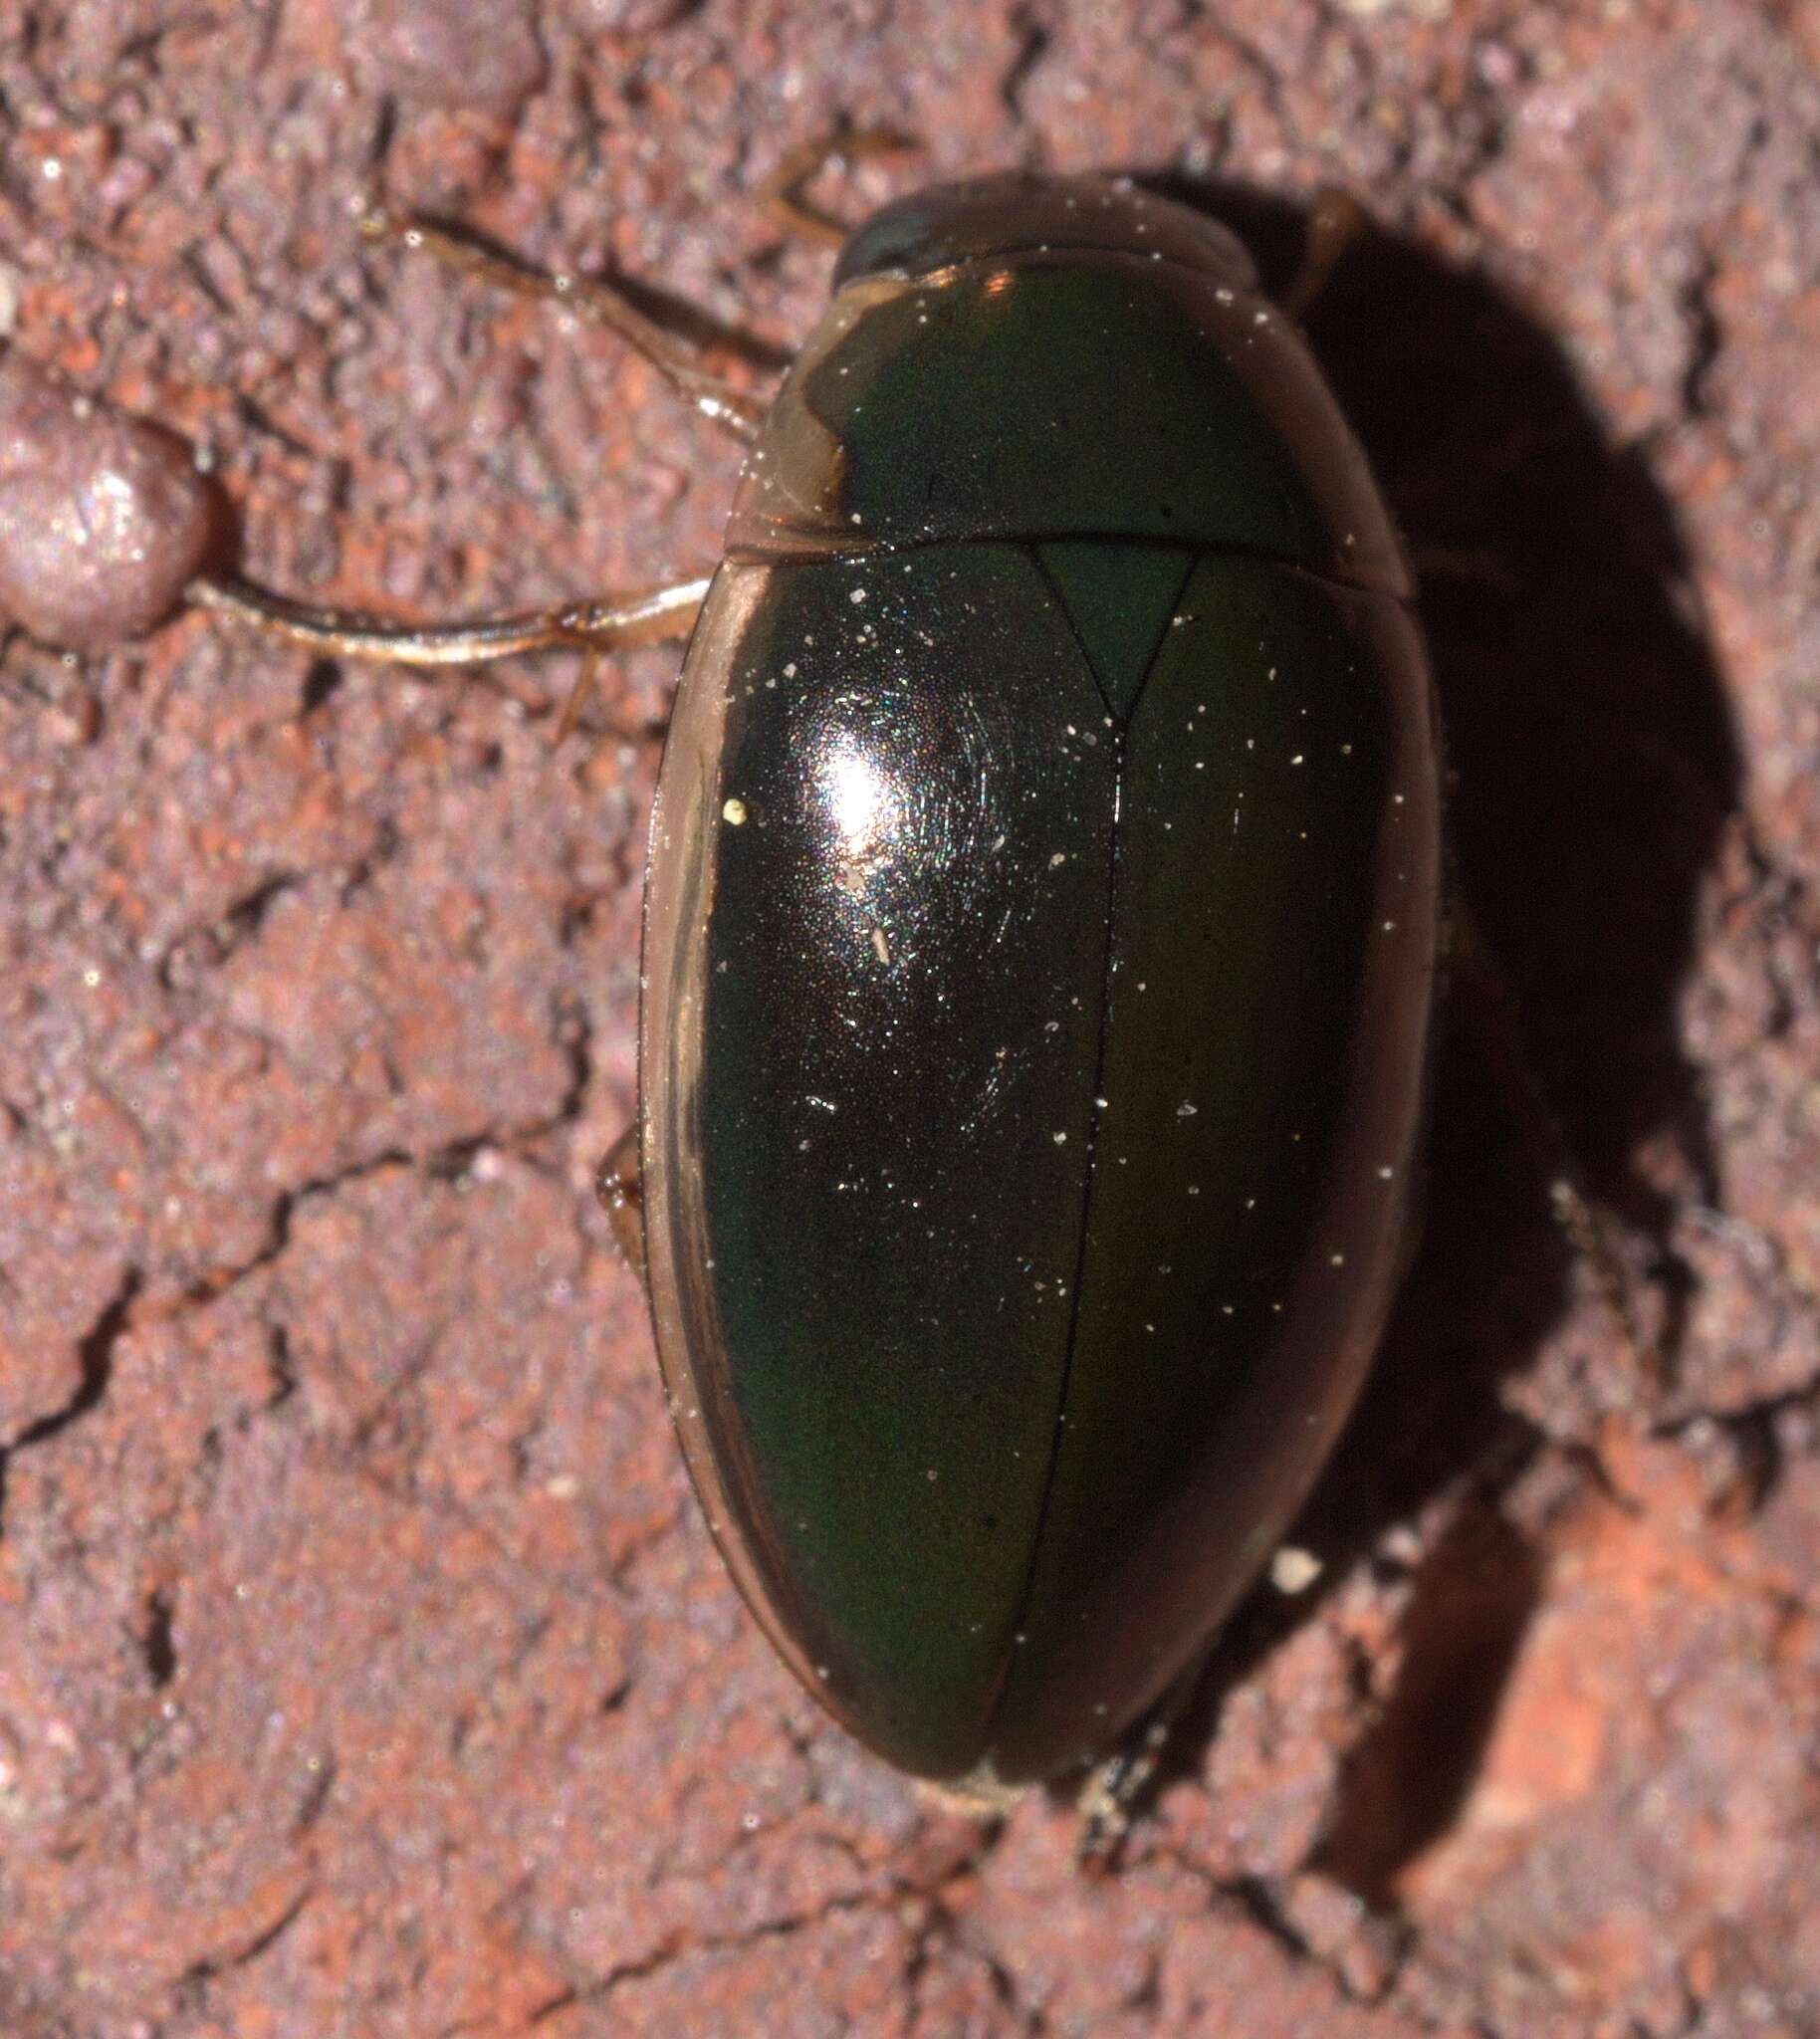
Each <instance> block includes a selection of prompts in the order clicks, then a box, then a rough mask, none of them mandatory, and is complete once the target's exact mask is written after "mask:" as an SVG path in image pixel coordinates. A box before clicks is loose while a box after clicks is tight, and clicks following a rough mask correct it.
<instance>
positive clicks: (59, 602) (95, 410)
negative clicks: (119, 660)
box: [0, 350, 215, 651]
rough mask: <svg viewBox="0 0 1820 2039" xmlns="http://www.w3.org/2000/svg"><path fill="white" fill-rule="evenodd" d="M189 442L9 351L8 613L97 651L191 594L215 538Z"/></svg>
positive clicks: (4, 442) (4, 559) (4, 481)
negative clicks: (187, 587)
mask: <svg viewBox="0 0 1820 2039" xmlns="http://www.w3.org/2000/svg"><path fill="white" fill-rule="evenodd" d="M214 524H215V520H214V512H213V502H212V499H211V496H210V492H209V486H208V484H207V483H206V482H205V481H204V480H203V479H202V477H201V476H200V475H199V474H197V472H196V470H195V466H194V464H193V463H192V461H191V459H190V453H189V449H188V447H186V446H185V445H184V444H183V442H182V440H180V439H177V438H174V437H173V436H172V435H171V434H170V433H168V432H164V431H160V430H159V429H158V428H157V427H156V426H155V425H148V424H144V423H142V422H141V421H140V420H138V419H136V418H130V417H126V416H123V415H122V414H121V413H120V412H118V411H112V410H109V409H108V408H107V407H106V405H103V404H92V403H90V402H89V401H88V400H87V399H86V398H84V397H83V396H81V395H80V394H79V393H78V392H77V391H76V390H74V389H72V388H71V387H70V386H69V384H68V383H66V382H64V381H62V380H61V379H60V378H59V377H58V376H55V375H53V374H51V373H50V372H49V371H48V370H46V369H44V368H42V367H40V366H39V365H38V364H37V362H35V361H33V360H31V359H29V358H28V357H27V356H26V355H24V354H22V353H19V352H18V351H17V350H8V351H6V352H5V353H4V354H0V619H4V620H6V621H10V622H13V623H16V624H18V625H19V626H20V627H21V628H22V629H24V630H27V631H29V632H30V633H31V635H32V636H34V637H36V638H39V639H40V640H41V641H42V642H44V643H46V644H54V645H58V646H60V647H62V648H63V649H65V650H69V651H100V650H105V649H106V648H107V647H109V646H110V645H114V644H120V643H124V642H126V641H127V640H129V639H131V638H133V637H138V636H141V635H143V633H144V632H145V631H147V630H149V629H150V628H151V627H152V626H153V625H154V624H155V623H159V622H162V621H163V619H164V618H165V617H166V616H167V615H169V614H170V612H171V610H172V609H174V608H175V607H176V606H177V604H178V602H179V601H180V600H181V599H182V595H183V588H184V584H185V582H187V581H188V579H189V577H190V575H191V574H192V573H194V572H195V570H196V568H197V567H198V566H200V565H201V564H202V561H203V558H204V556H205V555H206V554H207V552H208V550H209V545H210V541H211V539H212V537H213V534H214Z"/></svg>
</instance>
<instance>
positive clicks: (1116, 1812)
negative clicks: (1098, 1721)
mask: <svg viewBox="0 0 1820 2039" xmlns="http://www.w3.org/2000/svg"><path fill="white" fill-rule="evenodd" d="M1206 1669H1207V1657H1206V1655H1205V1654H1204V1655H1202V1656H1200V1657H1197V1658H1196V1659H1195V1661H1194V1662H1193V1663H1192V1664H1191V1665H1190V1666H1189V1667H1188V1669H1187V1670H1186V1671H1185V1672H1183V1673H1182V1675H1181V1676H1180V1677H1179V1678H1178V1679H1177V1680H1176V1682H1175V1684H1174V1685H1172V1686H1171V1687H1169V1689H1168V1690H1167V1691H1166V1692H1165V1693H1164V1695H1163V1697H1162V1698H1161V1699H1159V1700H1158V1701H1157V1702H1156V1704H1155V1705H1154V1706H1152V1707H1151V1709H1150V1711H1149V1712H1148V1713H1146V1714H1145V1715H1144V1716H1143V1718H1142V1719H1141V1720H1139V1721H1138V1723H1137V1725H1136V1726H1135V1727H1134V1728H1133V1729H1132V1730H1131V1732H1130V1734H1129V1735H1128V1736H1127V1737H1126V1740H1125V1744H1124V1746H1123V1747H1122V1748H1120V1749H1117V1750H1116V1751H1115V1752H1114V1753H1113V1754H1111V1755H1109V1756H1108V1757H1106V1759H1105V1760H1104V1761H1103V1762H1100V1763H1096V1764H1095V1765H1094V1766H1093V1768H1092V1769H1091V1770H1090V1771H1089V1772H1088V1773H1087V1779H1086V1782H1085V1783H1084V1784H1083V1785H1082V1786H1081V1789H1080V1796H1079V1797H1078V1799H1077V1800H1076V1801H1075V1804H1076V1808H1077V1810H1078V1811H1079V1814H1080V1832H1079V1834H1078V1836H1077V1837H1076V1839H1075V1843H1074V1859H1075V1861H1076V1862H1077V1863H1078V1864H1079V1865H1080V1866H1081V1867H1082V1868H1083V1869H1104V1868H1107V1867H1109V1866H1110V1864H1111V1862H1112V1860H1113V1858H1114V1857H1115V1856H1116V1855H1117V1853H1118V1849H1119V1844H1120V1842H1122V1841H1123V1840H1124V1838H1125V1836H1126V1834H1127V1833H1129V1832H1130V1830H1131V1822H1132V1818H1133V1816H1134V1815H1135V1813H1136V1811H1137V1808H1138V1806H1139V1805H1140V1804H1141V1803H1142V1801H1143V1798H1144V1794H1145V1793H1146V1792H1147V1791H1148V1790H1149V1789H1150V1787H1151V1785H1152V1784H1153V1783H1154V1782H1155V1780H1156V1774H1157V1768H1158V1765H1159V1764H1160V1763H1161V1762H1162V1760H1163V1751H1164V1750H1165V1749H1166V1748H1167V1747H1168V1746H1169V1743H1170V1738H1171V1737H1172V1736H1173V1735H1174V1733H1175V1731H1176V1728H1177V1726H1178V1725H1179V1724H1180V1722H1181V1719H1182V1715H1183V1714H1184V1713H1185V1712H1186V1711H1187V1710H1188V1704H1189V1701H1190V1700H1191V1699H1193V1698H1194V1696H1195V1693H1196V1691H1197V1689H1198V1688H1199V1686H1200V1684H1201V1674H1202V1673H1203V1672H1204V1671H1205V1670H1206Z"/></svg>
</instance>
